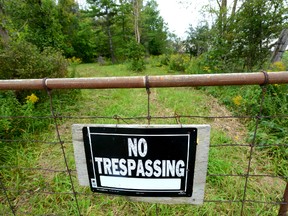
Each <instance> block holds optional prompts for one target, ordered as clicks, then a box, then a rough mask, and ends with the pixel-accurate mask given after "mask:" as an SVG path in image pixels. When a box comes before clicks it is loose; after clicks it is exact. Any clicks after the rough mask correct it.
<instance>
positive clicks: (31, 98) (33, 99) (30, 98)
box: [26, 93, 39, 104]
mask: <svg viewBox="0 0 288 216" xmlns="http://www.w3.org/2000/svg"><path fill="white" fill-rule="evenodd" d="M26 100H27V102H31V103H32V104H35V103H36V102H38V101H39V98H38V97H37V96H36V95H35V94H34V93H32V94H31V95H28V96H27V97H26Z"/></svg>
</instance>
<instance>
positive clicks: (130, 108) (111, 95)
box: [3, 64, 284, 215]
mask: <svg viewBox="0 0 288 216" xmlns="http://www.w3.org/2000/svg"><path fill="white" fill-rule="evenodd" d="M148 72H149V74H148ZM146 74H148V75H154V74H155V75H156V74H157V75H159V74H167V72H165V71H164V69H162V68H148V69H147V70H146V72H145V74H139V73H138V74H135V73H134V74H133V73H131V72H129V71H127V70H126V66H124V65H114V66H99V65H98V64H83V65H79V66H77V76H79V77H103V76H128V75H129V76H130V75H134V76H135V75H136V76H137V75H141V76H143V75H146ZM79 97H80V98H79V101H77V103H75V105H73V106H71V107H69V109H68V110H67V109H65V110H64V109H63V110H61V109H59V110H56V112H57V113H59V114H60V115H62V116H68V117H69V118H63V119H62V120H60V121H59V124H60V127H59V130H60V135H61V139H62V140H63V141H64V143H65V144H64V147H65V151H66V154H67V158H68V164H69V166H70V168H71V169H72V170H75V169H76V168H75V164H74V154H73V146H72V138H71V125H72V124H78V123H87V124H88V123H89V124H91V123H95V124H104V123H105V124H108V123H110V124H147V119H137V118H136V117H145V116H147V93H146V90H145V89H107V90H81V94H80V96H79ZM150 106H151V110H150V111H151V113H150V114H151V116H152V117H155V116H162V117H169V116H175V115H183V116H185V115H189V116H231V115H232V114H231V113H230V112H229V111H228V110H227V109H226V108H225V107H224V106H222V105H220V104H219V103H218V101H217V99H215V98H213V97H212V96H209V95H207V94H206V93H205V91H203V90H201V89H200V90H199V89H195V88H161V89H160V88H159V89H151V98H150ZM100 116H101V117H107V118H99V117H100ZM116 116H117V118H115V117H116ZM78 117H82V118H78ZM93 117H95V118H93ZM125 117H129V118H131V119H125V120H123V119H121V118H125ZM179 123H181V124H210V125H211V130H212V131H211V144H213V145H214V147H211V148H210V150H209V164H208V173H209V174H210V176H208V178H207V184H206V188H205V200H217V201H219V200H230V201H229V202H220V203H219V202H205V203H204V204H203V205H201V206H191V205H164V204H157V205H156V204H151V203H141V202H135V203H133V202H129V201H127V200H126V199H125V198H124V197H114V196H107V195H102V194H95V193H94V194H93V193H92V192H90V189H89V188H84V187H81V186H79V185H78V182H77V175H76V172H75V171H73V172H72V174H73V181H74V184H75V190H76V191H77V192H78V194H77V198H78V201H79V207H80V211H81V214H82V215H157V214H158V215H215V212H217V215H240V211H241V203H239V202H233V201H239V200H242V199H243V190H244V183H245V178H244V176H243V177H239V176H236V177H235V176H213V174H231V175H233V174H235V175H239V174H246V172H247V164H248V156H249V148H247V147H240V146H237V144H240V143H245V142H246V136H247V131H246V129H245V127H244V126H243V124H241V122H239V120H238V119H236V118H199V117H196V118H180V119H179V118H178V119H175V118H167V119H158V118H152V119H151V124H179ZM41 139H44V140H46V141H50V142H51V141H57V136H56V133H55V128H54V125H51V130H50V132H47V133H45V134H42V135H41ZM228 143H229V144H231V143H233V144H236V145H235V146H233V147H217V145H218V144H228ZM215 146H216V147H215ZM31 149H32V146H31V147H30V151H31ZM23 151H24V150H23ZM27 151H28V150H27V149H26V150H25V152H26V153H27ZM25 152H23V153H19V155H18V163H22V164H24V165H26V166H27V167H37V168H44V169H47V172H43V170H42V171H38V170H37V169H35V170H29V171H27V172H23V173H22V175H21V176H20V177H19V178H18V182H17V187H18V188H20V189H24V192H22V193H21V194H19V195H18V196H17V198H16V199H15V200H14V201H13V204H14V205H15V206H16V212H29V213H31V214H34V215H39V214H56V215H76V214H77V207H76V204H75V201H74V197H73V195H71V194H70V193H71V185H70V182H69V177H68V175H67V173H64V172H61V170H65V165H64V160H63V156H62V151H61V148H60V146H59V145H44V146H43V144H39V145H35V144H34V147H33V151H32V153H31V152H30V153H29V154H28V155H30V154H31V158H33V162H29V163H28V162H27V160H26V158H27V154H26V155H25ZM49 170H59V172H49ZM251 173H252V174H268V173H270V174H271V173H273V165H272V164H270V163H269V160H267V158H263V155H261V152H257V153H255V155H254V156H253V160H252V168H251ZM211 174H212V175H211ZM12 180H13V178H12V179H11V181H12ZM14 180H15V179H14ZM11 185H14V186H15V184H14V183H13V184H12V183H11ZM27 188H32V192H33V193H34V192H35V193H34V194H32V195H30V194H29V193H25V190H26V189H27ZM39 191H41V193H37V192H39ZM49 191H50V192H53V193H49ZM283 191H284V181H281V180H278V179H276V178H275V179H271V178H252V177H251V178H249V181H248V187H247V196H246V199H247V200H260V201H271V202H273V201H276V200H281V197H282V194H283ZM60 193H61V194H60ZM62 193H64V194H62ZM65 193H67V194H65ZM87 194H89V195H87ZM3 208H4V207H3ZM6 210H7V212H8V209H7V207H6ZM277 211H278V206H274V205H267V204H263V203H246V205H245V215H274V214H276V213H277Z"/></svg>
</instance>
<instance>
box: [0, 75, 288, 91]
mask: <svg viewBox="0 0 288 216" xmlns="http://www.w3.org/2000/svg"><path fill="white" fill-rule="evenodd" d="M285 83H288V72H287V71H282V72H269V73H266V72H255V73H225V74H197V75H162V76H126V77H95V78H45V79H14V80H13V79H12V80H0V90H23V89H27V90H28V89H29V90H32V89H38V90H40V89H46V88H49V89H109V88H147V87H149V88H158V87H196V86H228V85H262V84H285Z"/></svg>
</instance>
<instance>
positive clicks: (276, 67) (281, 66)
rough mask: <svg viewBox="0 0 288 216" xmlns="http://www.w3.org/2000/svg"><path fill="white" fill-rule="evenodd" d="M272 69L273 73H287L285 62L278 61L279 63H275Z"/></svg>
mask: <svg viewBox="0 0 288 216" xmlns="http://www.w3.org/2000/svg"><path fill="white" fill-rule="evenodd" d="M271 67H272V68H271V69H272V70H273V71H285V70H286V67H285V65H284V63H283V62H281V61H278V62H274V63H273V64H272V65H271Z"/></svg>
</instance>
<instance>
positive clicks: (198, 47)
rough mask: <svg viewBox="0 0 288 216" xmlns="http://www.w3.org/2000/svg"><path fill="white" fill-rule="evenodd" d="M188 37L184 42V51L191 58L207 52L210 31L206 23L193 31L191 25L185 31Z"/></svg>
mask: <svg viewBox="0 0 288 216" xmlns="http://www.w3.org/2000/svg"><path fill="white" fill-rule="evenodd" d="M187 34H188V37H187V39H186V41H185V46H186V50H187V51H188V52H189V54H190V58H191V57H192V56H200V55H201V54H203V53H205V52H207V51H208V48H209V42H210V29H209V26H208V23H207V22H204V23H202V24H201V25H199V26H197V27H196V28H195V29H194V28H193V27H192V25H190V26H189V29H188V31H187Z"/></svg>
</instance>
